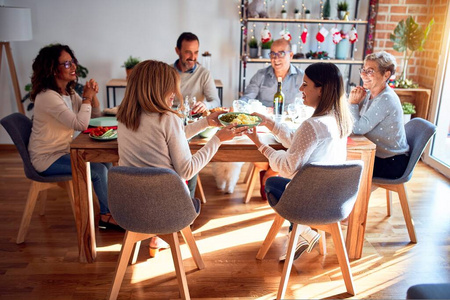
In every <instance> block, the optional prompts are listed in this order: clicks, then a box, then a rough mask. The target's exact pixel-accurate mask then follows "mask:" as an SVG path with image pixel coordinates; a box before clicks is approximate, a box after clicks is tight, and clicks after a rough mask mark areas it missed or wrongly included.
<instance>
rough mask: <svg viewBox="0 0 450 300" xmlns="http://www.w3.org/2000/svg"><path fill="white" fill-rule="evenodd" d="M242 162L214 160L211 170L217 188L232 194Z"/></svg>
mask: <svg viewBox="0 0 450 300" xmlns="http://www.w3.org/2000/svg"><path fill="white" fill-rule="evenodd" d="M242 165H244V163H243V162H214V163H212V172H213V175H214V178H215V179H216V184H217V188H218V189H219V190H222V191H224V192H225V193H227V194H232V193H233V192H234V188H235V187H236V183H237V182H238V180H239V174H240V173H241V168H242Z"/></svg>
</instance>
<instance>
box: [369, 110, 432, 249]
mask: <svg viewBox="0 0 450 300" xmlns="http://www.w3.org/2000/svg"><path fill="white" fill-rule="evenodd" d="M405 131H406V139H407V140H408V144H409V148H410V149H409V162H408V166H407V167H406V170H405V173H404V174H403V176H402V177H400V178H398V179H386V178H380V177H373V178H372V186H374V187H381V188H384V189H386V200H387V215H388V216H390V215H391V206H392V192H396V193H398V197H399V200H400V205H401V207H402V211H403V217H404V218H405V222H406V228H407V229H408V233H409V238H410V240H411V242H413V243H417V238H416V231H415V229H414V221H413V219H412V216H411V212H410V210H409V204H408V197H407V194H406V186H405V183H406V182H408V181H409V180H410V179H411V177H412V174H413V171H414V168H415V166H416V164H417V162H418V161H419V159H420V156H421V155H422V153H423V150H424V149H425V147H426V145H427V144H428V141H429V140H430V139H431V137H432V136H433V135H434V134H435V133H436V126H435V125H433V124H432V123H430V122H428V121H427V120H424V119H421V118H414V119H412V120H411V121H409V122H408V123H406V124H405Z"/></svg>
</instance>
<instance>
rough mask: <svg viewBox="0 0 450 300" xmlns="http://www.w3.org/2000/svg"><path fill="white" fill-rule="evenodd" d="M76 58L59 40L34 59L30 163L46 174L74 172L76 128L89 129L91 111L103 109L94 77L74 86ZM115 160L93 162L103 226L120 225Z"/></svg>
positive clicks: (93, 173) (96, 111)
mask: <svg viewBox="0 0 450 300" xmlns="http://www.w3.org/2000/svg"><path fill="white" fill-rule="evenodd" d="M77 64H78V61H77V59H76V58H75V55H74V53H73V51H72V50H71V49H70V48H69V46H66V45H60V44H56V45H50V46H46V47H44V48H42V49H41V50H40V51H39V54H38V55H37V57H36V58H35V60H34V62H33V75H32V77H31V83H32V90H31V101H33V102H34V119H33V127H32V131H31V136H30V142H29V144H28V151H29V153H30V158H31V163H32V164H33V166H34V168H35V169H36V171H38V172H39V173H41V174H42V175H47V176H48V175H57V174H58V175H62V174H72V168H71V163H70V154H69V150H70V145H69V144H70V142H71V141H72V139H73V137H74V134H75V131H82V130H85V129H87V127H88V125H89V121H90V119H91V117H95V116H100V115H101V112H100V104H99V101H98V99H97V93H98V85H97V82H95V81H94V80H93V79H91V80H89V81H88V82H87V83H86V85H85V86H84V89H83V95H82V97H80V96H79V95H78V94H77V93H76V92H75V91H74V87H75V84H76V82H77V79H78V77H77ZM110 165H111V164H103V163H91V178H92V181H93V185H94V190H95V193H96V194H97V198H98V200H99V202H100V222H99V227H100V228H102V229H105V228H115V229H120V227H118V225H117V223H116V222H115V221H114V219H113V218H112V217H111V214H110V213H109V209H108V198H107V185H108V182H107V180H108V176H107V175H108V168H109V167H110ZM69 217H70V216H69Z"/></svg>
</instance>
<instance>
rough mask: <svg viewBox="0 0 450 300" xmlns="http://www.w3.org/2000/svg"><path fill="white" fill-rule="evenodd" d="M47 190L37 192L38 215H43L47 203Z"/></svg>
mask: <svg viewBox="0 0 450 300" xmlns="http://www.w3.org/2000/svg"><path fill="white" fill-rule="evenodd" d="M47 191H48V190H43V191H40V192H39V195H38V198H37V203H38V205H39V215H40V216H43V215H45V205H46V204H47V203H46V202H47Z"/></svg>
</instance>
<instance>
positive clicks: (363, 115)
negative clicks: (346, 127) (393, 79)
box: [351, 84, 409, 158]
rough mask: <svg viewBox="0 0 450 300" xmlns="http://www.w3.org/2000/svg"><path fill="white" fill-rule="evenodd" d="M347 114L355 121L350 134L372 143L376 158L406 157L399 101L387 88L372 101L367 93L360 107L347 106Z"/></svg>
mask: <svg viewBox="0 0 450 300" xmlns="http://www.w3.org/2000/svg"><path fill="white" fill-rule="evenodd" d="M351 111H352V115H353V117H354V121H355V123H354V126H353V133H354V134H362V135H365V136H366V137H367V138H368V139H369V140H371V141H372V142H373V143H375V144H376V146H377V149H376V153H375V155H376V156H377V157H380V158H387V157H391V156H395V155H400V154H408V152H409V145H408V142H407V140H406V135H405V126H404V124H403V110H402V106H401V103H400V99H399V98H398V96H397V94H396V93H395V92H394V90H393V89H391V88H390V87H389V86H388V85H387V84H386V88H385V89H384V90H383V91H382V92H381V93H380V94H378V95H377V96H376V97H375V98H373V99H370V92H368V93H367V96H366V98H365V99H364V100H363V101H361V103H360V104H352V105H351Z"/></svg>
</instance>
